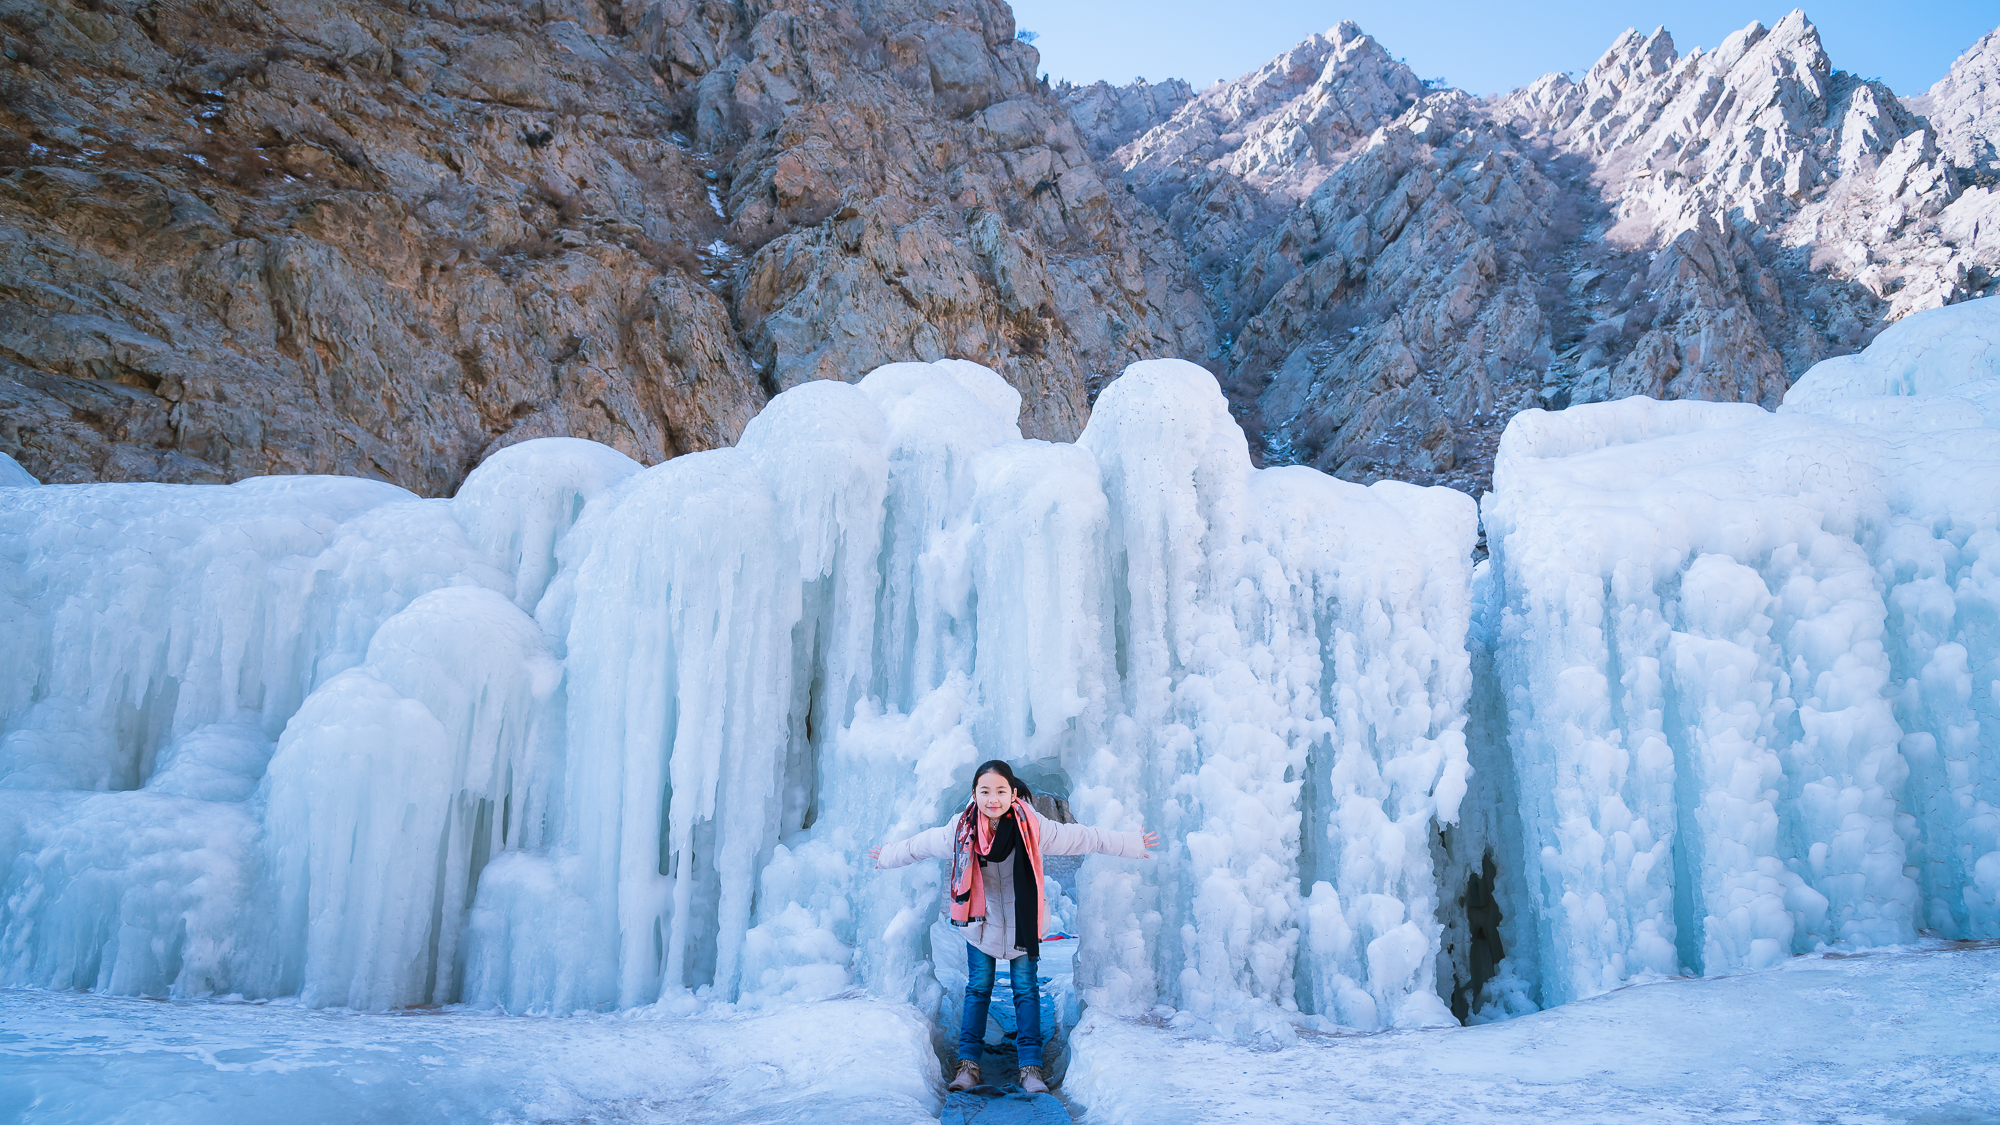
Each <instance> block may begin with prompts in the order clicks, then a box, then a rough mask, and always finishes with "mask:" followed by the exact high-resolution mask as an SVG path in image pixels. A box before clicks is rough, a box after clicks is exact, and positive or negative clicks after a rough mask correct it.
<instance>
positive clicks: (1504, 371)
mask: <svg viewBox="0 0 2000 1125" xmlns="http://www.w3.org/2000/svg"><path fill="white" fill-rule="evenodd" d="M1996 72H2000V37H1996V36H1988V37H1987V38H1986V39H1985V40H1983V41H1982V42H1981V43H1980V44H1979V45H1977V46H1975V47H1974V48H1973V49H1972V50H1971V51H1970V52H1968V53H1967V54H1966V55H1965V56H1964V58H1962V59H1961V60H1960V61H1959V63H1958V65H1957V66H1956V67H1954V69H1953V71H1952V74H1951V76H1950V77H1948V78H1946V79H1945V80H1944V81H1943V82H1941V83H1939V85H1938V86H1937V87H1936V88H1934V89H1933V90H1932V91H1931V92H1929V93H1928V94H1927V95H1925V96H1924V97H1923V98H1920V99H1913V100H1912V102H1911V104H1909V105H1905V104H1904V103H1903V102H1901V101H1900V100H1899V99H1898V98H1897V97H1896V95H1895V94H1894V93H1893V92H1891V91H1890V90H1889V89H1888V88H1887V87H1885V86H1883V85H1882V84H1881V83H1879V82H1873V81H1868V80H1864V79H1860V78H1857V77H1855V76H1853V75H1851V74H1848V73H1845V72H1843V71H1840V70H1838V69H1836V68H1835V67H1834V65H1833V63H1832V61H1831V60H1830V59H1829V58H1828V57H1827V54H1826V52H1825V50H1824V48H1823V46H1822V45H1821V43H1820V40H1819V35H1818V32H1817V31H1816V30H1815V29H1814V27H1813V26H1812V24H1811V23H1810V22H1809V21H1808V20H1807V19H1806V18H1805V17H1804V16H1803V15H1802V14H1801V13H1797V12H1794V13H1793V14H1792V15H1790V16H1788V17H1786V18H1785V19H1784V20H1782V21H1780V22H1779V23H1778V24H1777V26H1775V27H1773V28H1769V29H1766V28H1764V27H1763V26H1761V25H1758V24H1753V25H1751V26H1750V27H1748V28H1745V29H1744V30H1742V31H1740V32H1738V33H1736V34H1735V35H1733V36H1731V37H1729V39H1727V40H1726V41H1725V42H1724V43H1723V44H1722V45H1721V46H1719V47H1718V48H1716V49H1715V50H1713V51H1703V50H1694V51H1690V52H1688V53H1687V54H1686V55H1685V56H1683V55H1682V54H1680V53H1679V52H1678V51H1677V49H1676V48H1675V45H1674V43H1673V40H1672V38H1671V37H1670V36H1669V35H1668V34H1667V33H1666V32H1665V31H1658V32H1655V33H1654V34H1653V35H1651V36H1644V35H1639V34H1636V33H1627V34H1626V35H1625V36H1623V37H1621V38H1620V39H1619V41H1618V42H1616V43H1614V44H1613V45H1612V47H1611V48H1610V50H1608V51H1607V52H1606V53H1605V55H1604V57H1603V58H1602V59H1600V60H1599V61H1598V63H1597V64H1596V65H1595V66H1594V67H1593V68H1591V70H1590V71H1589V72H1588V73H1587V74H1586V75H1584V76H1583V77H1582V79H1581V80H1572V79H1570V78H1569V77H1567V76H1565V75H1559V74H1558V75H1550V76H1548V77H1546V78H1543V79H1541V80H1540V81H1538V82H1536V83H1534V84H1532V85H1530V86H1528V87H1527V88H1525V89H1522V90H1519V91H1515V92H1513V93H1510V94H1507V95H1504V96H1500V97H1497V98H1492V99H1485V100H1476V99H1472V98H1470V97H1467V96H1466V95H1465V94H1463V93H1460V92H1458V91H1451V90H1429V89H1427V88H1426V85H1425V84H1424V83H1422V82H1420V81H1419V80H1418V79H1417V78H1416V76H1415V75H1414V74H1412V73H1411V72H1410V71H1409V70H1408V68H1407V67H1404V66H1402V65H1401V64H1400V63H1397V62H1395V61H1394V60H1393V59H1391V58H1390V56H1389V55H1388V53H1387V51H1386V50H1385V49H1383V48H1382V47H1380V46H1379V45H1377V44H1375V43H1374V41H1373V40H1372V39H1371V38H1369V37H1368V36H1366V35H1364V34H1362V33H1361V32H1360V30H1359V29H1357V28H1355V27H1354V26H1353V25H1351V24H1343V25H1341V26H1340V27H1338V28H1336V29H1335V30H1334V31H1332V32H1330V33H1328V34H1327V35H1325V36H1316V37H1314V38H1313V39H1309V40H1307V41H1306V42H1305V43H1302V44H1300V45H1299V46H1298V47H1296V48H1294V49H1293V50H1292V51H1290V52H1287V53H1286V54H1285V55H1283V56H1280V57H1279V58H1278V59H1276V60H1274V61H1273V62H1272V63H1271V64H1269V65H1267V66H1266V67H1264V68H1262V69H1261V70H1259V71H1257V72H1254V73H1252V74H1250V75H1246V76H1245V77H1243V78H1242V79H1239V80H1238V81H1237V82H1234V83H1228V84H1224V85H1221V86H1217V87H1215V88H1212V89H1210V90H1207V91H1204V92H1203V93H1202V94H1201V95H1200V96H1199V97H1197V98H1196V99H1194V100H1192V101H1190V102H1189V103H1188V104H1186V105H1184V106H1182V107H1181V108H1180V109H1179V110H1177V111H1175V112H1174V113H1173V114H1172V115H1171V116H1170V117H1168V118H1166V119H1165V120H1163V121H1161V122H1160V123H1159V124H1157V125H1155V126H1154V127H1153V128H1152V129H1150V130H1148V131H1147V132H1145V133H1143V134H1141V135H1139V136H1138V137H1137V138H1135V139H1134V140H1132V141H1130V142H1128V143H1127V144H1125V145H1124V146H1123V147H1121V148H1119V149H1118V150H1117V151H1116V152H1115V153H1114V154H1113V155H1112V157H1111V158H1110V162H1111V165H1112V167H1113V169H1114V170H1115V172H1116V173H1117V174H1119V175H1121V176H1123V177H1124V178H1125V179H1126V181H1127V182H1128V184H1130V185H1131V186H1132V187H1133V189H1134V191H1135V192H1136V193H1137V194H1139V195H1140V196H1141V198H1143V199H1146V200H1148V201H1149V202H1151V203H1153V204H1154V205H1155V206H1156V207H1157V208H1158V210H1159V211H1160V213H1161V214H1162V216H1163V217H1164V218H1166V219H1167V220H1168V223H1169V226H1170V229H1171V231H1172V232H1173V233H1174V234H1175V236H1176V237H1177V238H1179V240H1180V241H1181V243H1182V245H1183V247H1184V249H1185V250H1186V252H1187V253H1188V255H1189V257H1190V260H1191V264H1192V265H1193V266H1194V267H1195V268H1196V269H1197V270H1198V272H1199V273H1200V276H1201V277H1202V280H1203V282H1204V284H1205V286H1206V290H1207V292H1208V295H1209V298H1210V304H1211V307H1212V308H1213V309H1214V312H1215V315H1216V319H1217V322H1218V326H1219V329H1220V331H1221V333H1222V338H1221V342H1222V347H1223V354H1222V358H1221V359H1220V361H1219V362H1218V363H1217V366H1218V367H1219V368H1220V370H1221V373H1222V376H1223V378H1224V382H1225V386H1226V387H1227V389H1228V390H1229V391H1230V394H1231V398H1232V400H1233V401H1234V403H1235V405H1236V409H1237V413H1238V416H1239V417H1240V418H1241V419H1242V420H1243V422H1244V424H1245V426H1246V428H1248V429H1250V430H1251V431H1252V434H1253V444H1254V445H1256V446H1258V447H1260V449H1261V451H1262V453H1263V455H1264V456H1265V457H1266V458H1267V459H1270V460H1274V461H1300V462H1304V463H1309V464H1313V465H1316V466H1318V467H1320V468H1323V469H1326V470H1328V471H1329V472H1334V473H1337V474H1339V475H1341V476H1345V477H1350V478H1353V479H1358V480H1364V481H1365V480H1374V479H1379V478H1383V477H1394V478H1400V479H1406V480H1414V481H1418V482H1423V483H1442V484H1451V485H1455V486H1458V487H1461V488H1467V489H1470V490H1473V491H1480V490H1483V489H1484V488H1485V487H1486V485H1487V483H1488V481H1489V479H1490V466H1491V460H1492V451H1493V448H1494V445H1495V443H1496V442H1497V440H1498V438H1499V434H1500V431H1501V429H1502V428H1503V427H1504V425H1505V422H1506V420H1507V419H1508V418H1509V417H1511V416H1512V415H1513V414H1514V413H1516V412H1518V411H1520V410H1522V409H1526V408H1529V407H1533V406H1544V407H1561V406H1564V405H1567V404H1568V403H1571V402H1580V401H1592V400H1599V399H1607V398H1616V397H1623V396H1628V395H1635V394H1644V395H1651V396H1654V397H1659V398H1702V399H1719V400H1728V401H1750V402H1760V403H1764V404H1766V405H1771V404H1775V403H1776V402H1777V401H1778V399H1779V398H1780V397H1781V396H1782V395H1783V393H1784V390H1785V388H1786V387H1787V386H1789V385H1790V382H1791V380H1793V379H1795V378H1797V377H1798V376H1799V375H1800V374H1801V373H1803V372H1804V370H1805V369H1806V368H1807V367H1809V366H1811V365H1812V364H1813V363H1815V362H1817V361H1818V360H1820V359H1823V358H1825V357H1826V356H1829V355H1835V354H1842V353H1845V352H1849V351H1853V350H1855V349H1857V348H1859V347H1861V346H1862V345H1863V344H1865V343H1866V342H1867V341H1868V339H1870V338H1872V336H1873V334H1874V333H1875V332H1876V331H1879V330H1880V328H1881V327H1882V326H1883V325H1885V324H1886V323H1889V322H1891V321H1893V320H1895V319H1898V318H1900V317H1901V316H1903V315H1906V314H1908V313H1909V312H1912V311H1915V310H1917V309H1922V308H1930V307H1935V306H1937V305H1941V304H1946V303H1950V302H1953V301H1958V300H1964V299H1967V298H1969V297H1975V296H1979V295H1982V294H1983V293H1985V292H1986V291H1987V290H1988V288H1989V286H1990V285H1991V283H1992V279H1993V277H1994V274H1995V271H1996V268H2000V237H1996V236H2000V223H1996V222H1995V221H1994V220H1995V219H2000V214H1996V212H1995V208H1996V207H2000V195H1996V194H1995V193H1994V192H1993V190H1992V184H1993V182H1994V176H1993V172H1992V167H1993V156H1992V153H1993V148H1992V143H1991V141H1990V138H1991V137H1992V136H1993V134H1994V132H1995V127H1996V125H1997V124H2000V99H1994V98H1993V96H1992V94H1991V91H1992V90H1993V89H1995V88H1996V87H2000V83H1996V82H1995V80H1994V76H1995V75H1996ZM1989 103H1995V104H1992V105H1989Z"/></svg>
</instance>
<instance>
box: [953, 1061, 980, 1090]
mask: <svg viewBox="0 0 2000 1125" xmlns="http://www.w3.org/2000/svg"><path fill="white" fill-rule="evenodd" d="M977 1085H979V1064H978V1063H976V1062H973V1061H972V1060H971V1059H960V1060H958V1074H957V1075H956V1076H954V1077H953V1078H952V1080H951V1085H950V1086H947V1087H946V1089H948V1090H953V1091H958V1090H970V1089H972V1088H973V1087H974V1086H977Z"/></svg>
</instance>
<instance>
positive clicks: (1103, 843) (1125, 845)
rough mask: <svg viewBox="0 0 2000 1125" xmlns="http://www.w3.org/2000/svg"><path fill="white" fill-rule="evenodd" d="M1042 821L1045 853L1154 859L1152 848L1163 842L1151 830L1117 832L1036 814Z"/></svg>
mask: <svg viewBox="0 0 2000 1125" xmlns="http://www.w3.org/2000/svg"><path fill="white" fill-rule="evenodd" d="M1035 816H1036V817H1037V818H1038V819H1040V820H1041V822H1042V854H1043V855H1091V854H1096V855H1115V856H1123V857H1125V858H1126V859H1151V858H1153V857H1152V856H1151V855H1149V854H1148V849H1151V848H1156V847H1158V846H1159V845H1160V838H1159V837H1158V836H1157V835H1155V834H1154V833H1152V832H1151V831H1140V832H1114V831H1112V830H1111V829H1109V828H1093V827H1091V826H1090V825H1088V824H1058V823H1056V822H1055V821H1053V820H1050V819H1049V818H1047V817H1045V816H1042V814H1040V813H1036V814H1035Z"/></svg>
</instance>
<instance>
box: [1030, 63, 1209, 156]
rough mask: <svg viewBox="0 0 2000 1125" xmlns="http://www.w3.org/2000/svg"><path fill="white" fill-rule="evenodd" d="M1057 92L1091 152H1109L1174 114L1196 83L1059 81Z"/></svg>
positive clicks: (1099, 154) (1103, 154)
mask: <svg viewBox="0 0 2000 1125" xmlns="http://www.w3.org/2000/svg"><path fill="white" fill-rule="evenodd" d="M1055 94H1056V98H1057V99H1058V100H1060V101H1061V102H1062V104H1063V105H1064V106H1065V107H1067V108H1068V110H1069V115H1070V118H1071V119H1072V120H1074V121H1075V122H1076V129H1077V132H1079V133H1081V134H1083V139H1084V140H1085V141H1086V142H1088V143H1089V145H1090V150H1091V152H1093V153H1095V154H1097V155H1098V156H1107V155H1109V154H1110V153H1112V152H1113V151H1115V150H1117V149H1119V148H1121V147H1123V146H1124V145H1126V144H1128V143H1129V142H1131V140H1132V139H1133V138H1135V137H1137V136H1139V135H1140V134H1141V133H1144V132H1146V131H1147V130H1149V129H1151V128H1153V127H1154V126H1156V125H1158V124H1160V123H1161V122H1163V121H1165V120H1167V119H1168V118H1169V117H1172V116H1173V115H1174V111H1175V110H1177V109H1179V108H1180V107H1182V106H1184V105H1186V104H1187V103H1188V102H1189V101H1190V100H1192V99H1193V98H1194V87H1192V86H1190V85H1188V83H1187V81H1186V80H1185V79H1181V78H1169V79H1167V80H1166V81H1165V82H1148V81H1146V80H1145V79H1144V78H1135V79H1133V80H1132V81H1131V82H1130V83H1128V84H1126V85H1123V86H1113V85H1112V84H1111V83H1109V82H1103V81H1098V82H1092V83H1091V84H1090V85H1088V86H1077V85H1073V84H1071V83H1069V82H1062V83H1058V84H1057V85H1056V89H1055Z"/></svg>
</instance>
